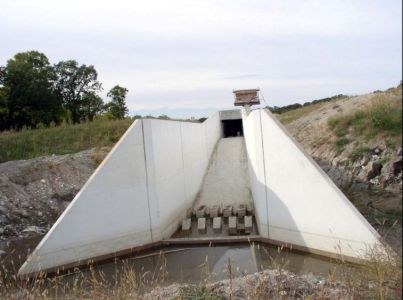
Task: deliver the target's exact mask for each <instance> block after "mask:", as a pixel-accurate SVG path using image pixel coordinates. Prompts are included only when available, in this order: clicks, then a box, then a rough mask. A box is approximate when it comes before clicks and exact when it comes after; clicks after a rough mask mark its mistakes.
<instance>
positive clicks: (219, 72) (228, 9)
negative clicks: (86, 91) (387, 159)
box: [0, 0, 402, 117]
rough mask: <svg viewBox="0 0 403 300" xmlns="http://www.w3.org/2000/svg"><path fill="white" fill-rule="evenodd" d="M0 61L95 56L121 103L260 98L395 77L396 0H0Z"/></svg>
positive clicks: (165, 107) (202, 107)
mask: <svg viewBox="0 0 403 300" xmlns="http://www.w3.org/2000/svg"><path fill="white" fill-rule="evenodd" d="M0 41H1V42H0V65H5V64H6V62H7V60H8V59H10V58H12V57H13V56H14V55H15V54H16V53H18V52H23V51H29V50H37V51H40V52H43V53H45V54H46V55H47V57H48V58H49V60H50V61H51V62H52V63H57V62H59V61H61V60H68V59H75V60H77V61H78V62H79V63H81V64H86V65H94V66H95V68H96V70H97V71H98V75H99V77H98V78H99V80H100V81H101V82H102V83H103V88H104V90H103V92H102V95H103V96H104V98H105V99H106V93H107V92H108V90H109V89H111V88H112V87H113V86H115V85H116V84H119V85H121V86H124V87H126V88H127V89H129V93H128V97H127V104H128V107H129V111H130V114H131V115H134V114H141V115H147V114H152V115H156V116H157V115H160V114H167V115H169V116H171V117H190V116H194V117H202V116H208V115H210V114H211V113H212V112H214V111H216V110H218V109H227V108H231V107H232V105H233V94H232V91H233V90H234V89H244V88H246V89H247V88H260V90H261V92H262V96H263V97H264V99H265V100H264V102H263V104H264V105H266V104H267V105H270V106H274V105H276V106H283V105H287V104H291V103H296V102H299V103H303V102H306V101H311V100H314V99H320V98H324V97H328V96H332V95H335V94H348V95H355V94H362V93H368V92H372V91H374V90H379V89H380V90H382V89H387V88H389V87H392V86H396V85H397V84H399V83H400V80H401V79H402V1H401V0H371V1H368V0H328V1H325V0H307V1H301V0H262V1H260V0H245V1H243V0H214V1H210V0H203V1H199V0H186V1H185V0H184V1H181V0H169V1H167V0H158V1H154V0H147V1H144V0H142V1H137V0H134V1H121V0H114V1H102V0H97V1H92V0H79V1H78V0H68V1H66V0H57V1H55V0H12V1H10V0H0Z"/></svg>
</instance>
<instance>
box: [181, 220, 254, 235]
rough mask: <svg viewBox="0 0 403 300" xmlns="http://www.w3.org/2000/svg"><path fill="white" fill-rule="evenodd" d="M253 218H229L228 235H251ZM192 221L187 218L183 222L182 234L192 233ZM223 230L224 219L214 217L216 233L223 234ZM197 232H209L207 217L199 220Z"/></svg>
mask: <svg viewBox="0 0 403 300" xmlns="http://www.w3.org/2000/svg"><path fill="white" fill-rule="evenodd" d="M252 218H253V217H252V216H243V217H236V216H230V217H228V234H230V235H236V234H242V233H244V234H250V233H251V232H252V230H253V219H252ZM191 227H192V220H191V218H187V219H185V220H183V221H182V232H183V233H186V234H189V233H190V232H191V229H192V228H191ZM222 228H223V217H214V218H213V231H214V233H221V232H222ZM197 231H198V233H202V234H203V233H206V231H207V219H206V218H205V217H202V218H197Z"/></svg>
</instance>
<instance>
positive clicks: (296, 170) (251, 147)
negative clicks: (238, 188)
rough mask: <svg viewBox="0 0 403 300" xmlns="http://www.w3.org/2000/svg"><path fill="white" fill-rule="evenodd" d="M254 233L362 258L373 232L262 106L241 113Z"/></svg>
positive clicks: (374, 236)
mask: <svg viewBox="0 0 403 300" xmlns="http://www.w3.org/2000/svg"><path fill="white" fill-rule="evenodd" d="M243 122H244V133H245V140H246V146H247V150H248V160H249V171H250V178H251V189H252V194H253V198H254V201H255V208H256V215H257V219H258V226H259V233H260V235H262V236H264V237H268V238H270V239H273V240H277V241H282V242H285V243H292V244H295V245H299V246H303V247H307V248H311V249H315V250H321V251H326V252H330V253H334V254H341V255H346V256H350V257H356V258H362V257H363V256H365V255H366V253H367V251H369V250H370V249H371V248H373V247H374V246H375V245H379V241H378V234H377V233H376V231H375V230H374V229H373V228H372V226H371V225H370V224H369V223H368V222H367V221H366V219H365V218H364V217H363V216H362V215H361V214H360V213H359V212H358V210H357V209H356V208H355V207H354V206H353V205H352V204H351V202H350V201H349V200H348V199H347V198H346V197H345V196H344V195H343V193H342V192H341V191H340V190H339V189H338V188H337V187H336V186H335V184H334V183H333V182H332V181H331V180H330V178H329V177H328V176H327V175H326V174H325V173H324V172H323V171H322V170H321V169H320V168H319V167H318V166H317V165H316V163H315V162H314V161H313V160H312V159H311V158H310V157H309V156H308V155H306V154H305V152H304V150H303V149H302V148H301V147H300V146H299V145H298V144H297V143H296V142H295V141H294V139H293V138H292V137H291V136H290V135H289V134H288V133H287V132H286V130H285V128H284V127H283V126H282V125H281V124H280V123H279V122H278V121H277V120H276V119H275V117H273V116H272V115H271V114H270V112H268V111H267V110H254V111H252V112H251V113H250V114H249V115H247V114H246V113H245V112H244V114H243Z"/></svg>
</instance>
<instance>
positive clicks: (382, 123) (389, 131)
mask: <svg viewBox="0 0 403 300" xmlns="http://www.w3.org/2000/svg"><path fill="white" fill-rule="evenodd" d="M328 126H329V128H330V129H331V130H332V131H333V132H334V134H335V135H336V136H337V137H339V139H338V140H337V141H336V146H337V147H338V148H340V147H341V146H342V145H341V144H343V141H342V140H341V139H344V136H345V135H346V134H347V133H351V134H352V135H353V136H363V137H364V138H365V139H366V140H367V141H369V140H371V139H373V138H375V137H378V136H382V137H383V138H385V139H386V140H388V143H389V144H390V145H391V146H392V147H394V148H395V147H397V145H400V144H401V142H402V137H401V135H402V99H401V98H400V99H399V98H389V97H388V95H387V94H377V95H376V96H375V97H374V99H373V100H372V102H371V104H370V105H369V106H368V107H367V108H366V109H365V110H359V111H356V112H354V113H351V114H347V115H343V116H337V117H333V118H330V119H329V120H328ZM360 151H362V149H360V150H357V152H356V153H354V154H353V158H354V159H358V158H359V156H360V154H361V153H360Z"/></svg>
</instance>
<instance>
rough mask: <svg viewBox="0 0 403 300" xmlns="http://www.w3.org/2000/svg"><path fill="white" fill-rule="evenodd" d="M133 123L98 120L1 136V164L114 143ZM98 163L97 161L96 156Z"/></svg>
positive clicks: (124, 120) (130, 120)
mask: <svg viewBox="0 0 403 300" xmlns="http://www.w3.org/2000/svg"><path fill="white" fill-rule="evenodd" d="M132 122H133V120H132V119H131V118H127V119H123V120H95V121H93V122H85V123H80V124H75V125H70V124H63V125H61V126H57V127H53V128H41V129H25V130H21V131H18V132H15V131H7V132H2V133H0V163H1V162H5V161H9V160H18V159H30V158H34V157H38V156H44V155H52V154H67V153H75V152H78V151H82V150H86V149H90V148H94V147H102V146H110V145H113V144H115V143H116V142H117V141H118V140H119V138H120V137H121V136H122V135H123V133H124V132H125V131H126V130H127V128H129V126H130V125H131V123H132ZM94 161H95V162H97V161H98V158H97V157H94Z"/></svg>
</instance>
